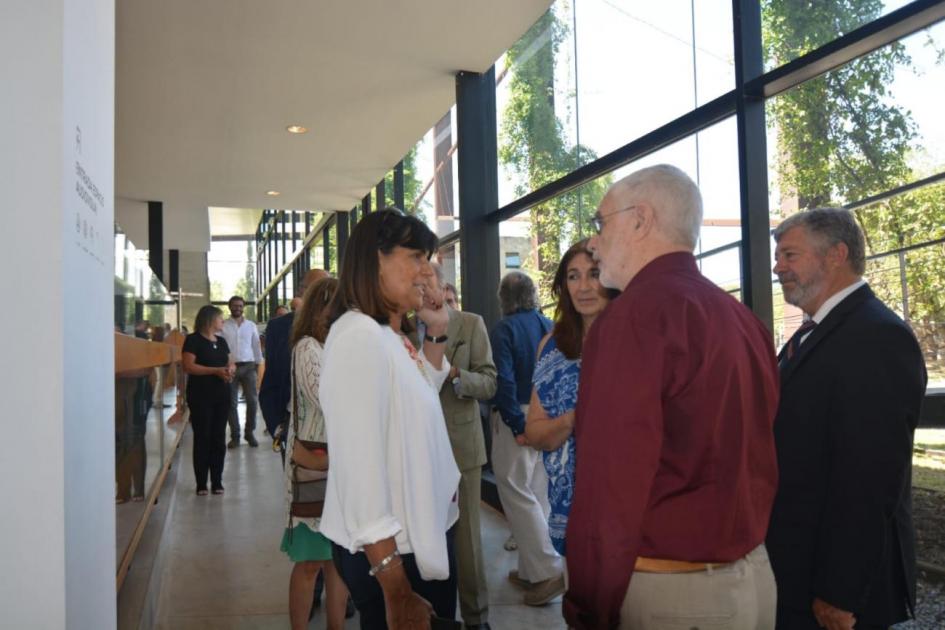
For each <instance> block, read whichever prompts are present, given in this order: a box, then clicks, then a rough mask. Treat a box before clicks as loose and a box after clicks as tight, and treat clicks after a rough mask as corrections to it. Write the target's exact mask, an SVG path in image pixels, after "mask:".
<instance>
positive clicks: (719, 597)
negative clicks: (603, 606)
mask: <svg viewBox="0 0 945 630" xmlns="http://www.w3.org/2000/svg"><path fill="white" fill-rule="evenodd" d="M776 604H777V590H776V589H775V584H774V573H772V571H771V564H770V563H769V562H768V552H767V550H766V549H765V546H764V545H759V546H758V547H756V548H755V549H754V551H752V552H750V553H749V554H748V555H747V556H745V557H744V558H742V559H741V560H738V561H737V562H734V563H732V564H730V565H726V566H725V567H722V568H718V569H711V570H708V571H699V572H695V573H643V572H639V571H637V572H634V574H633V577H632V578H631V579H630V586H629V588H628V589H627V595H626V597H625V598H624V600H623V606H621V608H620V630H690V629H691V628H699V630H714V629H716V628H717V629H720V630H721V629H723V628H724V629H725V630H773V628H774V620H775V609H776V607H777V606H776Z"/></svg>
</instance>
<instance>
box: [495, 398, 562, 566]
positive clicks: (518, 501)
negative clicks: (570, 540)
mask: <svg viewBox="0 0 945 630" xmlns="http://www.w3.org/2000/svg"><path fill="white" fill-rule="evenodd" d="M527 408H528V407H527V406H525V407H523V410H527ZM492 471H493V472H494V473H495V485H496V488H497V489H498V491H499V500H500V501H502V510H503V511H504V512H505V518H506V520H508V523H509V529H510V530H511V531H512V535H513V536H514V537H515V542H516V543H517V544H518V574H519V577H521V578H523V579H525V580H528V581H529V582H542V581H544V580H548V579H551V578H555V577H558V576H559V575H561V572H562V570H563V567H562V564H561V556H559V555H558V552H557V551H555V548H554V547H553V546H552V544H551V536H550V535H549V534H548V511H549V509H550V507H549V505H548V475H547V473H546V472H545V464H544V462H543V461H542V455H541V452H540V451H536V450H535V449H533V448H532V447H530V446H519V445H518V444H516V442H515V436H514V435H512V430H511V429H509V428H508V427H507V426H506V424H505V423H504V422H502V418H501V417H499V413H498V412H495V411H494V412H492Z"/></svg>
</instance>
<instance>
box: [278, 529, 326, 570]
mask: <svg viewBox="0 0 945 630" xmlns="http://www.w3.org/2000/svg"><path fill="white" fill-rule="evenodd" d="M281 548H282V551H284V552H285V553H286V555H288V556H289V559H290V560H292V562H319V561H324V560H331V541H329V540H328V539H327V538H325V537H324V536H323V535H322V534H321V533H319V532H313V531H312V530H311V529H309V528H308V525H306V524H305V523H299V524H298V525H296V526H295V528H293V529H289V528H288V527H286V528H285V532H284V533H283V534H282V547H281Z"/></svg>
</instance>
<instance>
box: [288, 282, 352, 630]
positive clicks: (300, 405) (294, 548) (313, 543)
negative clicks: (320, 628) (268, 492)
mask: <svg viewBox="0 0 945 630" xmlns="http://www.w3.org/2000/svg"><path fill="white" fill-rule="evenodd" d="M337 288H338V281H337V280H335V279H334V278H322V279H321V280H319V281H318V282H316V283H315V284H313V285H312V286H310V287H309V288H308V289H307V290H306V291H305V294H304V295H303V296H302V304H301V306H300V307H299V309H298V311H297V312H296V314H295V320H294V321H293V323H292V336H291V338H290V340H289V345H290V347H291V348H292V394H291V395H292V402H291V411H290V416H289V433H288V438H287V440H286V466H285V472H286V474H285V478H286V490H287V495H288V496H287V501H286V520H287V526H286V530H285V534H284V535H283V537H282V551H284V552H285V553H286V555H288V556H289V558H290V559H291V560H292V562H294V563H295V566H293V567H292V577H291V578H290V580H289V620H290V622H291V624H292V628H293V630H298V629H301V628H307V627H308V619H309V612H310V610H311V607H312V593H313V591H314V589H315V577H316V576H317V575H318V571H319V570H323V571H324V572H325V577H326V579H325V582H326V587H327V588H326V590H327V595H326V597H327V599H328V605H327V606H326V613H327V616H328V619H327V628H328V630H337V629H338V628H341V627H343V626H344V623H345V604H346V603H347V595H348V592H347V590H346V589H345V585H344V583H343V582H342V581H341V578H340V577H339V575H338V572H337V571H336V570H335V567H334V564H332V561H331V555H332V552H331V541H329V540H328V539H327V538H325V536H324V535H322V533H321V532H320V531H319V523H320V521H321V517H320V516H319V514H320V512H321V509H322V507H323V502H319V501H316V502H315V503H316V505H313V506H310V508H308V509H304V508H303V509H299V508H297V507H294V505H293V503H294V501H295V499H296V498H297V496H296V493H295V492H294V491H293V486H294V485H295V484H298V482H299V481H305V482H306V483H315V482H319V481H322V480H324V479H325V478H326V477H327V475H328V451H327V450H326V449H325V443H326V442H327V438H326V436H325V416H324V414H323V413H322V407H321V402H320V399H319V396H318V384H319V380H320V379H321V372H322V352H323V346H322V344H324V343H325V337H326V336H327V335H328V326H327V322H326V321H325V320H326V315H327V313H326V311H327V306H328V301H329V300H330V299H331V296H332V295H334V293H335V290H336V289H337ZM303 512H306V513H303Z"/></svg>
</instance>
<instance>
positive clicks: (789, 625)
mask: <svg viewBox="0 0 945 630" xmlns="http://www.w3.org/2000/svg"><path fill="white" fill-rule="evenodd" d="M775 628H776V630H823V629H822V628H821V627H820V624H818V623H817V618H816V617H814V612H813V610H810V611H807V610H791V609H787V608H783V607H781V606H779V607H778V617H777V621H776V622H775ZM887 628H888V626H879V625H875V624H866V623H859V622H857V624H856V625H855V626H854V630H887Z"/></svg>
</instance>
